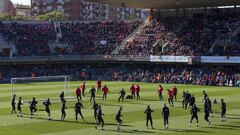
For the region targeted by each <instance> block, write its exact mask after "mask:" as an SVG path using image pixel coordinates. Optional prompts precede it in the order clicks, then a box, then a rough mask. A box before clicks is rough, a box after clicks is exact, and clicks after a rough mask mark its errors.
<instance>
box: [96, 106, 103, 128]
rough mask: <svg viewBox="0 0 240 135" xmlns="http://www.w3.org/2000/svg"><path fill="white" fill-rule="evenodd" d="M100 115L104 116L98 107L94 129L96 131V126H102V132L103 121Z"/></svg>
mask: <svg viewBox="0 0 240 135" xmlns="http://www.w3.org/2000/svg"><path fill="white" fill-rule="evenodd" d="M102 115H104V114H103V113H102V108H101V105H99V106H98V109H97V122H96V126H95V128H96V129H97V127H98V125H99V124H100V123H101V124H102V130H104V129H103V127H104V120H103V118H102Z"/></svg>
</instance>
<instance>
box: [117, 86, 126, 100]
mask: <svg viewBox="0 0 240 135" xmlns="http://www.w3.org/2000/svg"><path fill="white" fill-rule="evenodd" d="M119 94H120V95H119V98H118V103H119V102H120V100H122V103H123V101H124V97H125V95H126V92H125V90H124V89H123V88H122V89H121V90H120V92H119Z"/></svg>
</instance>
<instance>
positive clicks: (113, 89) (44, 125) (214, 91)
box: [0, 81, 240, 135]
mask: <svg viewBox="0 0 240 135" xmlns="http://www.w3.org/2000/svg"><path fill="white" fill-rule="evenodd" d="M79 84H80V82H71V93H72V95H74V92H75V88H76V86H77V85H79ZM103 84H107V85H108V87H109V90H110V93H109V95H108V98H107V101H104V102H103V101H102V100H101V92H99V93H98V94H97V99H96V101H97V103H98V104H100V105H102V110H103V113H104V114H105V116H103V118H104V120H105V123H106V125H105V130H103V131H102V130H100V129H98V130H96V129H94V126H95V124H94V122H95V121H94V118H93V110H92V109H91V107H92V104H90V103H89V97H88V95H87V96H86V97H84V98H83V99H84V100H83V105H84V109H83V110H82V112H83V115H84V117H85V119H86V123H83V122H82V120H81V119H79V123H76V122H75V116H74V110H73V106H74V104H75V101H76V100H75V99H71V100H70V99H69V100H67V104H66V106H67V109H66V112H67V116H66V121H65V122H61V121H59V119H60V115H61V112H60V107H61V104H60V101H59V100H52V106H51V113H52V119H53V120H51V121H49V120H47V114H46V112H45V111H44V106H43V105H42V101H40V102H39V103H38V105H37V108H38V111H37V112H36V113H35V115H34V118H33V119H29V109H28V106H29V105H28V104H27V103H24V106H23V113H24V117H22V118H20V117H17V116H16V114H10V109H11V107H10V100H11V98H10V85H9V84H1V85H0V135H35V134H41V135H76V134H79V135H95V134H102V135H112V134H119V135H120V134H123V135H124V134H126V135H128V134H167V135H178V134H180V135H183V134H184V135H185V134H187V135H213V134H214V135H236V134H238V132H239V131H240V109H239V105H240V88H232V87H209V86H194V85H177V88H178V90H179V91H178V101H179V102H175V107H171V108H170V121H169V126H170V127H169V129H163V120H162V118H161V108H162V106H163V103H164V102H166V97H167V96H166V89H167V88H172V86H173V84H164V85H163V88H164V98H165V101H164V102H163V101H158V96H157V94H156V88H157V84H152V83H139V84H140V87H141V93H140V94H141V100H140V101H137V100H125V103H123V104H122V103H117V97H118V92H119V90H120V88H122V87H123V88H125V90H126V92H127V93H128V94H129V88H130V85H131V84H132V83H129V82H103ZM92 85H95V86H96V81H87V82H86V86H87V93H88V91H89V89H90V88H91V86H92ZM61 89H63V83H62V82H49V83H40V84H39V83H28V84H19V85H17V86H16V90H15V92H16V94H17V99H18V97H19V96H22V98H23V100H26V99H27V100H29V99H31V98H32V97H36V99H37V100H38V99H46V98H48V97H49V98H55V99H56V98H57V99H58V98H59V93H60V90H61ZM183 90H188V91H189V92H190V93H194V94H195V96H196V100H197V105H198V107H199V108H200V111H201V112H200V113H199V119H200V121H199V124H200V127H196V126H195V123H193V124H192V127H188V124H189V120H190V114H189V111H188V112H186V111H185V110H184V109H183V108H182V107H181V102H180V101H181V100H182V98H181V96H182V91H183ZM202 90H205V91H207V93H208V95H209V96H210V99H211V100H212V101H213V99H217V101H218V102H219V101H220V99H221V98H224V99H225V102H226V104H227V109H228V110H227V115H226V116H227V121H226V122H221V121H220V114H219V112H220V104H219V103H218V104H213V111H214V117H213V118H210V120H211V121H212V125H208V124H207V122H205V121H204V119H203V117H204V116H203V106H202V104H203V103H202ZM148 104H149V105H151V107H152V109H153V110H154V113H153V122H154V127H155V129H147V128H146V126H145V114H144V113H143V112H144V110H145V108H146V106H147V105H148ZM119 106H122V107H123V122H124V123H123V126H122V127H121V131H119V132H117V131H116V128H117V127H116V125H115V124H116V123H115V120H114V116H115V112H116V111H117V110H118V108H119ZM194 122H195V121H194ZM99 128H100V127H99Z"/></svg>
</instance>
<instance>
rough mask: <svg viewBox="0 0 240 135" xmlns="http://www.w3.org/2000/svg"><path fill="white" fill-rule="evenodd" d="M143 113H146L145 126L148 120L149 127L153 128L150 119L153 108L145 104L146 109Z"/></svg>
mask: <svg viewBox="0 0 240 135" xmlns="http://www.w3.org/2000/svg"><path fill="white" fill-rule="evenodd" d="M144 113H145V114H146V126H147V128H148V122H149V121H150V123H151V127H152V129H153V121H152V113H153V110H152V109H151V108H150V105H148V106H147V109H146V110H145V111H144Z"/></svg>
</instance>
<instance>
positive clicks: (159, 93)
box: [157, 84, 163, 101]
mask: <svg viewBox="0 0 240 135" xmlns="http://www.w3.org/2000/svg"><path fill="white" fill-rule="evenodd" d="M162 92H163V88H162V85H160V84H159V85H158V89H157V93H158V97H159V100H160V101H161V100H163V96H162Z"/></svg>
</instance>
